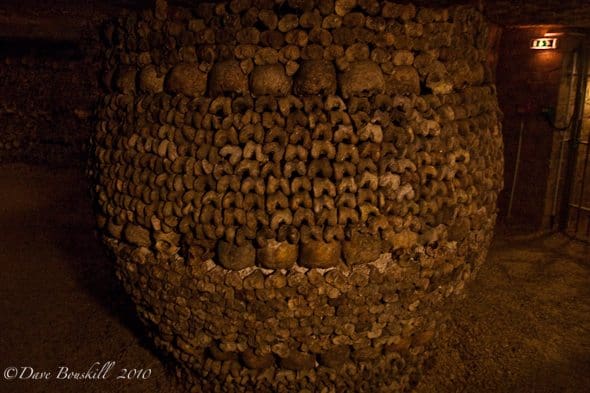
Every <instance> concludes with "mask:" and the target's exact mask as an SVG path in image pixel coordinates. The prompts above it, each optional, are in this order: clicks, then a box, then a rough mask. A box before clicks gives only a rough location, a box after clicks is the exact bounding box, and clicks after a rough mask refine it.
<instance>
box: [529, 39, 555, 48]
mask: <svg viewBox="0 0 590 393" xmlns="http://www.w3.org/2000/svg"><path fill="white" fill-rule="evenodd" d="M555 48H557V38H549V37H544V38H535V39H534V40H533V42H531V49H555Z"/></svg>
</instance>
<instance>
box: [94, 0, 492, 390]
mask: <svg viewBox="0 0 590 393" xmlns="http://www.w3.org/2000/svg"><path fill="white" fill-rule="evenodd" d="M105 38H106V39H107V41H108V43H109V47H108V49H107V50H106V52H105V59H106V60H105V72H104V82H105V83H106V84H107V85H108V86H109V87H110V88H112V91H110V92H109V93H108V94H105V96H104V98H103V100H102V103H101V105H100V108H99V111H98V112H99V118H100V121H99V123H98V126H97V131H96V134H95V138H94V144H95V174H96V176H95V179H96V187H95V194H96V201H97V205H98V211H97V216H98V221H99V226H100V227H101V228H103V233H104V237H105V240H106V242H107V244H108V245H109V247H110V248H111V249H112V250H113V251H114V253H115V254H116V255H117V258H118V262H119V265H118V266H119V274H120V276H121V278H122V279H123V282H124V283H125V285H126V287H127V289H128V291H129V292H130V293H131V294H132V296H133V298H134V301H135V302H136V304H137V306H138V310H139V313H140V315H141V316H142V319H143V320H144V321H145V322H146V323H147V324H148V325H150V326H151V331H152V333H153V335H154V338H155V341H156V343H157V345H158V346H159V347H161V348H164V349H165V350H166V351H168V352H170V353H171V354H172V355H173V357H174V358H176V359H177V360H178V361H179V369H180V370H182V375H183V376H184V377H185V380H186V381H188V382H187V384H188V385H189V386H193V389H195V390H197V391H198V389H199V388H198V386H202V389H203V391H214V389H221V388H222V387H223V388H224V389H230V391H231V389H234V390H236V391H243V390H248V389H252V387H253V386H256V387H257V389H263V390H264V389H268V390H271V391H276V390H277V389H278V390H281V389H282V390H285V389H286V390H288V391H291V390H292V389H294V388H297V389H311V390H316V389H317V391H321V388H320V389H318V386H320V387H323V388H325V389H327V390H326V391H330V389H335V388H344V387H348V388H351V387H355V389H356V388H358V389H360V390H359V391H362V390H363V389H364V390H367V391H370V390H371V389H373V390H376V391H380V390H383V389H390V390H391V389H394V390H395V389H398V390H403V389H405V388H407V387H408V386H409V385H411V383H410V381H414V380H415V376H416V375H418V373H419V370H420V369H421V364H422V362H423V360H424V359H425V358H426V355H427V354H428V352H429V350H428V343H429V342H430V340H431V339H432V337H433V336H434V334H435V332H436V331H437V328H436V320H437V319H438V313H437V310H438V308H439V306H440V303H441V302H442V299H444V298H445V297H447V296H448V295H450V294H452V293H453V292H458V291H460V290H461V289H462V288H463V285H464V282H465V281H466V280H467V279H469V277H470V276H471V275H472V273H474V272H475V271H476V270H477V267H478V266H479V265H480V264H481V262H482V261H483V260H484V259H485V252H486V249H487V246H488V244H489V241H490V237H491V233H492V228H493V224H494V221H495V209H496V207H495V206H496V205H495V204H496V198H497V193H498V191H499V189H500V188H501V183H502V180H501V178H502V145H501V135H500V130H499V124H498V120H497V103H496V98H495V88H494V86H493V84H492V83H491V82H490V79H489V71H488V70H487V66H486V35H485V21H484V20H483V19H482V17H481V15H480V14H478V13H477V12H476V11H474V10H472V9H470V8H467V7H456V8H453V9H429V8H419V9H416V8H415V7H414V6H413V5H411V4H408V5H399V4H394V3H389V2H378V1H359V2H358V3H357V2H356V1H350V0H348V1H336V2H335V3H334V2H331V1H318V2H313V1H288V2H275V1H272V0H270V1H263V0H261V1H256V0H253V1H250V0H244V1H231V2H222V3H217V4H198V5H196V6H195V8H194V9H188V8H167V7H166V4H165V3H162V2H158V7H157V8H156V10H155V12H152V11H145V12H142V13H139V14H132V15H130V16H128V17H126V18H121V19H120V20H118V21H116V22H114V23H113V24H111V25H109V26H107V29H106V33H105ZM367 381H369V382H370V384H369V385H366V383H367ZM208 389H209V390H208ZM211 389H213V390H211ZM388 391H389V390H388Z"/></svg>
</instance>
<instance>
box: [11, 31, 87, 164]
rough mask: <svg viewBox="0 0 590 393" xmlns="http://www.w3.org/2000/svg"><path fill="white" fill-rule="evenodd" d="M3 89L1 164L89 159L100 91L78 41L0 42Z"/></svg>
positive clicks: (72, 162) (83, 161)
mask: <svg viewBox="0 0 590 393" xmlns="http://www.w3.org/2000/svg"><path fill="white" fill-rule="evenodd" d="M0 90H1V91H2V94H1V95H0V163H5V162H27V163H36V164H51V165H73V166H80V167H81V166H83V165H84V164H85V163H86V154H87V152H86V150H87V146H88V140H89V139H90V135H91V133H92V129H93V126H92V122H91V121H90V120H89V117H90V115H91V113H92V111H93V110H94V107H95V105H96V99H97V96H98V89H97V80H96V67H95V66H93V64H92V58H91V57H90V56H88V55H86V54H84V53H83V52H82V50H81V49H80V48H79V47H78V46H77V44H73V43H59V42H50V41H43V40H26V39H25V40H23V39H20V40H19V39H6V40H4V41H0Z"/></svg>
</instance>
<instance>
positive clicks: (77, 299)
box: [0, 165, 590, 393]
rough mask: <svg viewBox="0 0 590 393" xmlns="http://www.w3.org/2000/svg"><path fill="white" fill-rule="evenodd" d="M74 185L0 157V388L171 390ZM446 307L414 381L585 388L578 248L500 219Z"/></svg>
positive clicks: (588, 338) (462, 387)
mask: <svg viewBox="0 0 590 393" xmlns="http://www.w3.org/2000/svg"><path fill="white" fill-rule="evenodd" d="M87 187H88V185H87V182H86V181H85V179H84V176H83V174H82V172H81V171H79V170H72V169H47V168H40V167H32V166H24V165H4V166H0V201H1V203H0V372H2V376H0V392H1V393H4V392H6V393H8V392H10V393H13V392H14V393H17V392H26V393H37V392H68V393H69V392H72V393H73V392H130V393H139V392H172V391H174V390H173V388H171V387H170V378H169V377H168V376H167V372H166V370H165V367H164V366H163V365H162V363H161V362H160V360H159V358H158V357H157V355H156V354H155V353H154V352H153V350H152V349H151V348H152V347H151V345H150V342H149V341H148V340H147V339H145V338H142V337H144V336H143V334H142V329H141V326H140V325H139V323H138V321H137V319H136V317H135V315H134V312H133V306H132V305H131V304H130V303H129V301H128V300H127V298H126V297H125V296H124V294H123V293H122V291H121V289H120V287H119V285H118V283H117V282H116V280H115V279H114V275H113V272H112V270H111V267H110V266H111V264H110V262H109V259H108V258H107V256H106V255H105V253H104V252H103V248H102V247H101V245H100V243H99V242H98V241H97V240H96V238H95V236H94V234H93V221H92V215H91V210H90V203H89V201H88V200H89V195H88V192H87ZM500 232H501V233H500ZM451 312H452V318H451V321H450V322H449V324H448V332H447V334H446V335H445V336H444V338H441V339H440V340H439V341H438V342H437V346H438V349H437V356H436V357H435V358H434V359H433V362H432V368H431V369H430V370H429V371H428V372H427V373H426V374H425V375H424V377H423V380H422V382H421V383H420V385H419V386H418V388H417V389H416V391H417V392H419V393H434V392H436V393H445V392H474V393H475V392H477V393H479V392H482V393H483V392H559V393H561V392H575V393H578V392H590V247H588V246H585V245H584V244H582V243H577V242H574V241H571V240H570V239H569V238H566V237H565V236H562V235H547V236H537V237H535V236H528V237H527V236H514V235H513V234H509V233H508V231H504V230H499V231H498V235H497V236H496V239H495V241H494V243H493V246H492V249H491V251H490V254H489V257H488V262H487V264H486V265H485V266H484V267H483V268H482V270H481V271H480V272H479V274H478V277H477V279H476V280H475V281H474V282H473V285H471V286H470V288H469V291H468V293H467V297H466V298H465V299H462V300H460V301H457V302H456V304H454V305H452V307H451ZM96 362H98V364H97V363H96ZM108 362H115V364H114V365H113V367H112V368H110V369H109V371H108V372H107V373H106V374H105V373H104V372H103V373H102V374H101V373H98V371H99V370H100V368H101V367H103V366H105V367H107V366H108V365H109V363H108ZM13 367H16V369H14V368H13ZM66 368H67V372H69V373H71V372H78V373H84V372H86V371H88V370H89V369H92V370H95V371H96V373H95V374H94V377H95V378H99V379H86V380H75V379H60V378H58V377H61V378H64V375H66V373H65V371H66ZM121 369H127V372H130V370H133V369H138V370H139V369H141V370H144V371H138V372H137V373H140V374H141V375H142V376H143V377H144V379H141V378H140V379H136V378H132V379H131V380H127V379H117V376H119V375H120V374H121ZM148 369H149V370H151V371H150V372H149V373H148V372H147V371H146V370H148ZM60 371H61V373H60ZM44 372H45V373H51V375H49V376H47V374H43V373H44ZM15 373H16V374H17V378H15V379H12V380H10V378H11V377H13V376H14V375H15ZM33 373H35V374H33ZM131 373H133V371H131ZM150 373H151V375H149V376H148V374H150ZM18 375H20V376H21V377H22V378H18ZM89 375H90V376H92V375H93V374H92V373H89ZM44 377H46V378H47V379H44ZM102 378H104V379H102Z"/></svg>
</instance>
